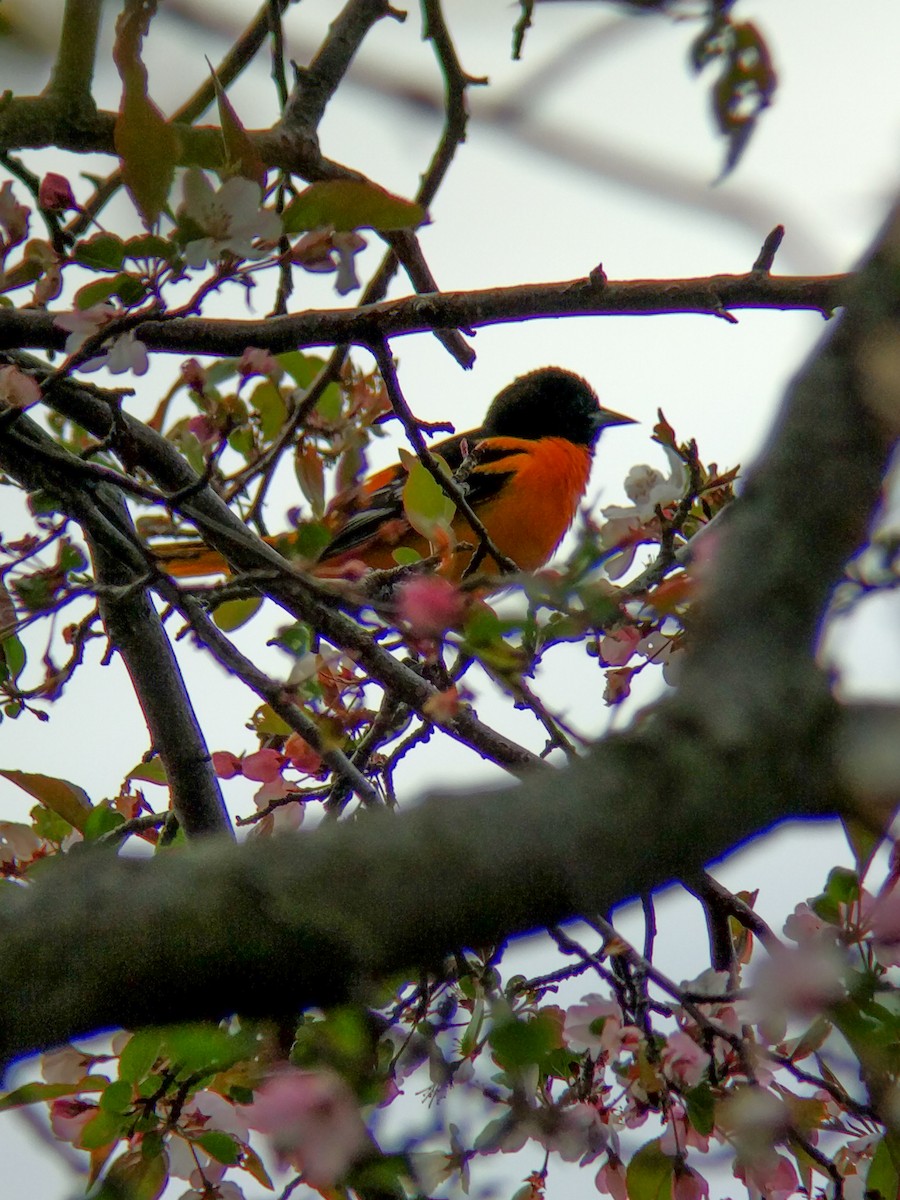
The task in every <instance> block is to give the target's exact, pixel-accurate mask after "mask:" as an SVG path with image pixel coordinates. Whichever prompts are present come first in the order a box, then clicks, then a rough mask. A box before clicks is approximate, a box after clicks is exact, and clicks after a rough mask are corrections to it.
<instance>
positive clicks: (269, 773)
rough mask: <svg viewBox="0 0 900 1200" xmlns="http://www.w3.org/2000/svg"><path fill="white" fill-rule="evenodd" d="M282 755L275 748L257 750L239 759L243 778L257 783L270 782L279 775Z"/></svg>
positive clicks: (282, 762)
mask: <svg viewBox="0 0 900 1200" xmlns="http://www.w3.org/2000/svg"><path fill="white" fill-rule="evenodd" d="M283 766H284V755H283V754H280V753H279V752H278V751H277V750H257V751H256V752H255V753H254V754H247V755H245V756H244V758H242V759H241V770H242V771H243V773H244V776H245V778H247V779H253V780H255V781H256V782H257V783H272V782H273V781H274V780H276V779H278V778H279V777H280V775H281V768H282V767H283Z"/></svg>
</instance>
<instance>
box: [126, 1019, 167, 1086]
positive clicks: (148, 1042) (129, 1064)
mask: <svg viewBox="0 0 900 1200" xmlns="http://www.w3.org/2000/svg"><path fill="white" fill-rule="evenodd" d="M162 1040H163V1039H162V1033H161V1032H160V1030H158V1029H142V1030H141V1031H140V1032H139V1033H135V1034H133V1035H132V1036H131V1037H130V1038H129V1039H128V1041H127V1042H126V1044H125V1048H124V1050H123V1051H122V1053H121V1054H120V1055H119V1078H120V1079H124V1080H126V1081H127V1082H128V1083H129V1084H135V1083H138V1082H140V1080H142V1079H145V1078H146V1076H147V1075H149V1074H150V1072H151V1071H152V1070H153V1064H154V1063H155V1062H156V1060H157V1059H158V1058H159V1056H160V1052H161V1049H162Z"/></svg>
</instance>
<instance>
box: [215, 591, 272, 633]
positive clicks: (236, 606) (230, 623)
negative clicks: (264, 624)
mask: <svg viewBox="0 0 900 1200" xmlns="http://www.w3.org/2000/svg"><path fill="white" fill-rule="evenodd" d="M261 607H262V596H248V597H247V599H245V600H226V601H224V603H222V604H218V605H216V608H215V610H214V612H213V615H212V619H213V624H214V625H216V626H217V628H219V629H221V630H222V632H223V633H232V632H233V631H234V630H235V629H240V627H241V626H242V625H246V624H247V622H248V621H249V620H250V618H251V617H254V616H255V615H256V614H257V613H258V612H259V610H260V608H261Z"/></svg>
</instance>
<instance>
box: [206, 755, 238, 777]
mask: <svg viewBox="0 0 900 1200" xmlns="http://www.w3.org/2000/svg"><path fill="white" fill-rule="evenodd" d="M211 757H212V765H213V770H214V771H215V773H216V774H217V775H218V777H219V778H220V779H234V777H235V775H241V774H243V772H242V770H241V760H240V759H239V758H238V756H237V755H236V754H232V753H231V751H230V750H215V751H213V754H212V756H211Z"/></svg>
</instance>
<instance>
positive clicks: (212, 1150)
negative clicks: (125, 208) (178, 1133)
mask: <svg viewBox="0 0 900 1200" xmlns="http://www.w3.org/2000/svg"><path fill="white" fill-rule="evenodd" d="M193 1141H194V1142H196V1143H197V1145H198V1146H201V1147H202V1148H203V1149H204V1150H205V1151H206V1153H207V1154H208V1155H209V1156H210V1158H214V1159H215V1160H216V1162H220V1163H224V1164H225V1166H226V1167H233V1166H234V1165H235V1164H236V1163H237V1162H239V1161H240V1157H241V1151H240V1148H239V1146H238V1144H237V1142H236V1140H235V1139H234V1138H233V1137H231V1136H230V1135H229V1134H227V1133H222V1131H221V1130H219V1129H209V1130H207V1132H206V1133H201V1134H199V1135H198V1136H197V1137H195V1138H194V1139H193Z"/></svg>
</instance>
